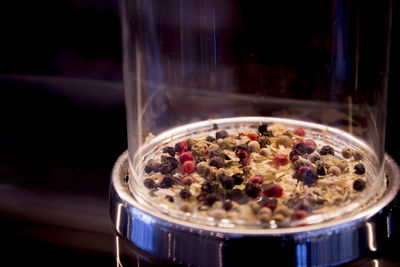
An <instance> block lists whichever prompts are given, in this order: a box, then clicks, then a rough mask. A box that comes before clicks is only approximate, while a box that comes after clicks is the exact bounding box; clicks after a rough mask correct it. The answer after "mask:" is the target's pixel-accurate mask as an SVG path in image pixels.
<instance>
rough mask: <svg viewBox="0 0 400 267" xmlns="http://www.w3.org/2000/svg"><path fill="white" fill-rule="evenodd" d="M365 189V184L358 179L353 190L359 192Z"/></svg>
mask: <svg viewBox="0 0 400 267" xmlns="http://www.w3.org/2000/svg"><path fill="white" fill-rule="evenodd" d="M364 188H365V182H364V180H362V179H357V180H355V181H354V183H353V189H354V190H356V191H357V192H361V191H363V190H364Z"/></svg>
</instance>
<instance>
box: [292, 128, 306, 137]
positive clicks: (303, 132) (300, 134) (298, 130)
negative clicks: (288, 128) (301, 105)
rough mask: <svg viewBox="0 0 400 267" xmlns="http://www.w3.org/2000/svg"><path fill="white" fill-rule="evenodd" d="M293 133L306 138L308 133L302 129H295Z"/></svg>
mask: <svg viewBox="0 0 400 267" xmlns="http://www.w3.org/2000/svg"><path fill="white" fill-rule="evenodd" d="M293 133H294V134H295V135H298V136H305V135H306V132H305V131H304V130H303V129H301V128H297V129H294V130H293Z"/></svg>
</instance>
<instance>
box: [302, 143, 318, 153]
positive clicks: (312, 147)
mask: <svg viewBox="0 0 400 267" xmlns="http://www.w3.org/2000/svg"><path fill="white" fill-rule="evenodd" d="M304 145H305V146H306V152H307V153H308V154H311V153H312V152H314V151H315V149H317V144H316V143H315V142H314V141H313V140H304Z"/></svg>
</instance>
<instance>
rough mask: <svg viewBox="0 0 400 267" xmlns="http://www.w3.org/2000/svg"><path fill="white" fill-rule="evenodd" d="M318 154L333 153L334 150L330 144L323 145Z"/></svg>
mask: <svg viewBox="0 0 400 267" xmlns="http://www.w3.org/2000/svg"><path fill="white" fill-rule="evenodd" d="M319 154H320V155H328V154H331V155H335V150H333V148H332V147H331V146H323V147H322V148H321V150H320V151H319Z"/></svg>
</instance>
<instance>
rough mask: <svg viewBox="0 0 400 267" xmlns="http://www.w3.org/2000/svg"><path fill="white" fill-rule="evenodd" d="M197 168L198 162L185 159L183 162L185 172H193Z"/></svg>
mask: <svg viewBox="0 0 400 267" xmlns="http://www.w3.org/2000/svg"><path fill="white" fill-rule="evenodd" d="M195 169H196V164H195V163H194V162H193V161H191V160H188V161H185V162H184V163H183V164H182V170H183V172H185V173H192V172H194V170H195Z"/></svg>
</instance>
